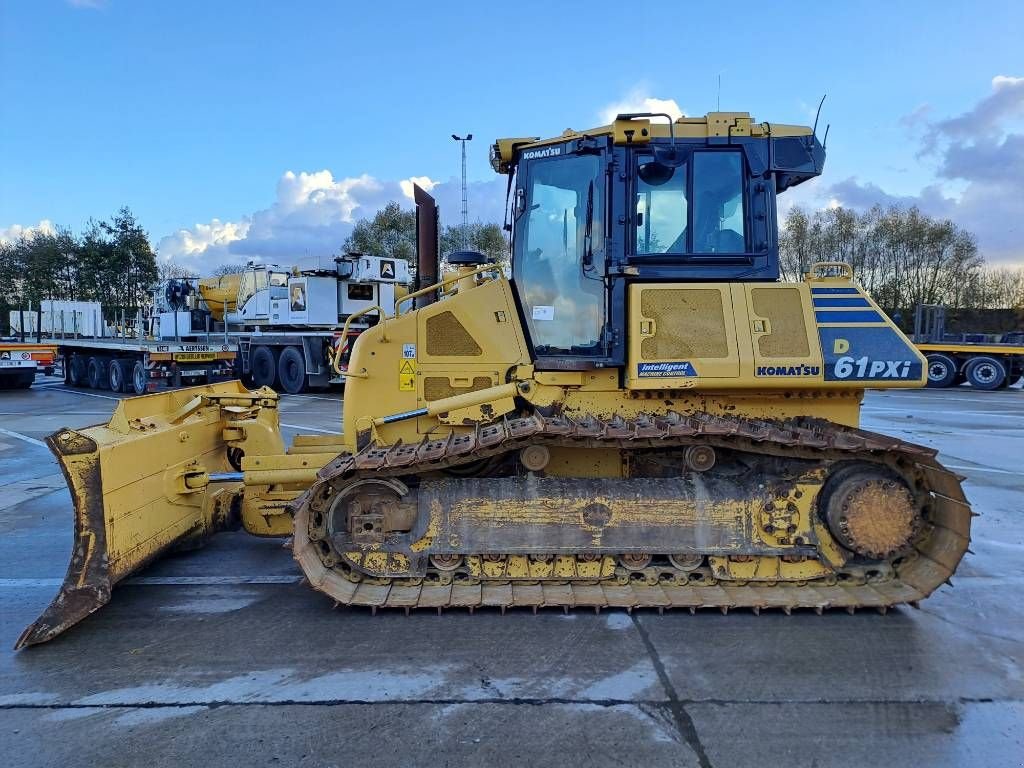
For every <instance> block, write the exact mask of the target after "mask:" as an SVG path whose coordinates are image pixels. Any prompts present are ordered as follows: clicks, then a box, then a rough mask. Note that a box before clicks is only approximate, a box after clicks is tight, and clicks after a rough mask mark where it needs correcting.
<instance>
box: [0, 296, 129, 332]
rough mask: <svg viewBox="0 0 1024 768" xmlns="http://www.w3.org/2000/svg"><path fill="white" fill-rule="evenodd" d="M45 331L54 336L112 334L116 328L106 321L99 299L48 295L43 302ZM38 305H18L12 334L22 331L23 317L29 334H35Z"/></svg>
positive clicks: (13, 316) (14, 312)
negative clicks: (51, 297)
mask: <svg viewBox="0 0 1024 768" xmlns="http://www.w3.org/2000/svg"><path fill="white" fill-rule="evenodd" d="M40 304H41V306H42V309H43V312H42V332H43V333H44V334H46V335H48V336H51V337H59V336H61V335H64V336H99V335H104V336H110V335H111V334H112V331H111V329H110V327H109V326H106V325H105V324H104V323H103V307H102V306H101V305H100V303H99V302H98V301H58V300H55V299H44V300H43V301H42V302H40ZM37 317H38V316H37V315H36V309H35V307H33V308H31V309H27V308H26V309H25V311H24V313H22V312H21V311H19V310H17V309H12V310H11V312H10V319H11V334H12V335H15V336H16V335H19V334H20V333H21V330H22V329H21V323H22V318H24V321H25V335H26V336H28V335H32V334H35V333H36V331H37V328H36V318H37Z"/></svg>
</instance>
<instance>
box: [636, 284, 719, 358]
mask: <svg viewBox="0 0 1024 768" xmlns="http://www.w3.org/2000/svg"><path fill="white" fill-rule="evenodd" d="M640 312H641V314H642V315H643V316H644V317H649V318H651V319H652V320H653V321H654V335H653V336H649V337H648V338H645V339H644V340H643V341H642V342H641V344H640V357H641V358H642V359H644V360H692V359H701V358H722V357H728V356H729V344H728V340H727V337H726V331H725V309H724V307H723V306H722V293H721V291H717V290H714V289H705V288H679V289H651V290H645V291H641V293H640Z"/></svg>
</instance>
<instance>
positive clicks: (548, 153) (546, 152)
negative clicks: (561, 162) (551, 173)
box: [523, 147, 562, 160]
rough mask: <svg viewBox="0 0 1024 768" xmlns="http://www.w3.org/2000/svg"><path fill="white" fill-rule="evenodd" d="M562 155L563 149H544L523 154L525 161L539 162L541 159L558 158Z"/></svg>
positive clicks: (531, 150)
mask: <svg viewBox="0 0 1024 768" xmlns="http://www.w3.org/2000/svg"><path fill="white" fill-rule="evenodd" d="M560 154H562V148H561V147H544V149H530V150H527V151H526V152H523V160H537V159H538V158H541V157H556V156H558V155H560Z"/></svg>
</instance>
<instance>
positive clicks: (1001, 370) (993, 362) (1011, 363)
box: [916, 342, 1024, 390]
mask: <svg viewBox="0 0 1024 768" xmlns="http://www.w3.org/2000/svg"><path fill="white" fill-rule="evenodd" d="M916 346H917V348H918V349H919V350H921V354H923V355H924V356H925V358H926V359H927V360H928V386H929V387H955V386H958V385H960V384H963V383H964V382H967V383H968V384H970V385H971V386H972V387H974V388H975V389H982V390H993V389H1002V388H1003V387H1008V386H1010V385H1011V384H1013V383H1014V382H1016V381H1017V380H1018V379H1020V377H1021V376H1024V345H1021V344H1002V343H973V342H935V343H920V344H917V345H916Z"/></svg>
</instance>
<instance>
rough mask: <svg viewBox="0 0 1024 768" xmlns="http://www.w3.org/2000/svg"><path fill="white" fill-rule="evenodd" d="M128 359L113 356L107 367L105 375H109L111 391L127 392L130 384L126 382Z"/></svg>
mask: <svg viewBox="0 0 1024 768" xmlns="http://www.w3.org/2000/svg"><path fill="white" fill-rule="evenodd" d="M129 364H130V363H129V361H128V360H119V359H117V358H114V359H112V360H111V361H110V366H109V367H108V368H107V372H108V373H107V375H108V376H110V389H111V390H112V391H113V392H128V391H129V389H130V387H131V384H129V382H128V366H129Z"/></svg>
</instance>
